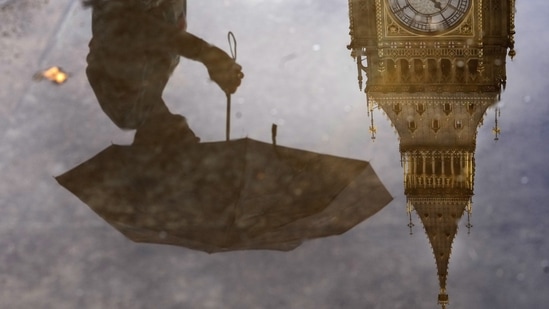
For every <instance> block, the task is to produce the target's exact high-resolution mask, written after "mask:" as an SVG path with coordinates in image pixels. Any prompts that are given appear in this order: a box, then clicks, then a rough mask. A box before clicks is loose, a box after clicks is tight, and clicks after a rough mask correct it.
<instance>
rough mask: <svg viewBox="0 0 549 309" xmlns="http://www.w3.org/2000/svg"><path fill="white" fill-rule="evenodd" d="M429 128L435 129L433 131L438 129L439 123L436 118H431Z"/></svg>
mask: <svg viewBox="0 0 549 309" xmlns="http://www.w3.org/2000/svg"><path fill="white" fill-rule="evenodd" d="M431 129H432V130H433V131H435V133H436V132H438V130H440V123H439V121H438V119H433V121H431Z"/></svg>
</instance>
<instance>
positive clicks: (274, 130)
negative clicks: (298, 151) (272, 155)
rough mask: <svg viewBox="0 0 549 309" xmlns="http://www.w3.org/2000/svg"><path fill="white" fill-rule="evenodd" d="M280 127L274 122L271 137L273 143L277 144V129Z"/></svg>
mask: <svg viewBox="0 0 549 309" xmlns="http://www.w3.org/2000/svg"><path fill="white" fill-rule="evenodd" d="M277 129H278V126H277V125H276V123H273V124H272V126H271V138H272V140H273V145H275V146H276V131H277Z"/></svg>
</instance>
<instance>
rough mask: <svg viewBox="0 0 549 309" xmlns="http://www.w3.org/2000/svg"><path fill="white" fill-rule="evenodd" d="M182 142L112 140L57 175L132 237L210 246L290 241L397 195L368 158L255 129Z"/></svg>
mask: <svg viewBox="0 0 549 309" xmlns="http://www.w3.org/2000/svg"><path fill="white" fill-rule="evenodd" d="M178 149H180V150H174V149H171V150H166V149H165V150H164V151H154V150H152V149H151V148H147V147H145V146H143V147H141V146H136V145H134V146H119V145H112V146H110V147H108V148H107V149H105V150H103V151H102V152H101V153H99V154H97V155H96V156H95V157H94V158H92V159H90V160H88V161H87V162H84V163H82V164H81V165H79V166H78V167H76V168H74V169H73V170H71V171H69V172H67V173H65V174H63V175H61V176H59V177H57V180H58V181H59V183H60V184H61V185H62V186H64V187H65V188H67V189H68V190H69V191H71V192H72V193H74V194H75V195H76V196H78V197H79V198H80V199H81V200H82V201H83V202H84V203H86V204H87V205H88V206H89V207H91V208H92V209H93V210H94V211H95V212H96V213H97V214H98V215H100V216H101V217H102V218H103V219H105V220H106V221H107V222H109V223H110V224H111V225H113V226H114V227H115V228H117V229H118V230H119V231H120V232H122V233H123V234H124V235H126V236H127V237H128V238H130V239H131V240H134V241H137V242H149V243H165V244H172V245H180V246H185V247H189V248H192V249H198V250H202V251H206V252H217V251H228V250H241V249H274V250H291V249H293V248H295V247H297V246H298V245H299V244H300V243H301V242H302V241H303V240H304V239H308V238H315V237H325V236H329V235H334V234H341V233H343V232H345V231H347V230H349V229H350V228H352V227H353V226H355V225H356V224H358V223H360V222H362V221H363V220H365V219H366V218H368V217H370V216H371V215H373V214H374V213H376V212H377V211H379V210H380V209H381V208H382V207H384V206H385V205H386V204H387V203H388V202H389V201H390V200H391V199H392V198H391V196H390V194H389V193H388V192H387V190H386V189H385V187H384V186H383V184H382V183H381V182H380V181H379V179H378V177H377V176H376V174H375V172H374V171H373V169H372V168H371V167H370V165H369V164H368V163H367V162H364V161H359V160H352V159H346V158H340V157H335V156H329V155H321V154H316V153H312V152H307V151H303V150H297V149H291V148H286V147H280V146H274V145H271V144H267V143H263V142H258V141H255V140H252V139H247V138H245V139H239V140H233V141H229V142H215V143H201V144H198V143H190V144H187V145H186V146H185V147H181V148H178Z"/></svg>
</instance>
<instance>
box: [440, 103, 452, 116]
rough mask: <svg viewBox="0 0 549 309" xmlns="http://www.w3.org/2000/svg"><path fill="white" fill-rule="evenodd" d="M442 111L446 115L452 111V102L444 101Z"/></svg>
mask: <svg viewBox="0 0 549 309" xmlns="http://www.w3.org/2000/svg"><path fill="white" fill-rule="evenodd" d="M442 111H443V112H444V113H445V114H446V115H447V116H448V115H449V114H450V113H451V112H452V104H450V103H444V105H443V107H442Z"/></svg>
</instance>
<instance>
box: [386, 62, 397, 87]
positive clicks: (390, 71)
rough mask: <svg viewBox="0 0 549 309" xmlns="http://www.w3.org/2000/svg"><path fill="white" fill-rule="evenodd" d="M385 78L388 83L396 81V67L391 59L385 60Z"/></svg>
mask: <svg viewBox="0 0 549 309" xmlns="http://www.w3.org/2000/svg"><path fill="white" fill-rule="evenodd" d="M387 76H388V78H389V81H390V82H395V81H396V65H395V62H394V61H393V60H391V59H388V60H387Z"/></svg>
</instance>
